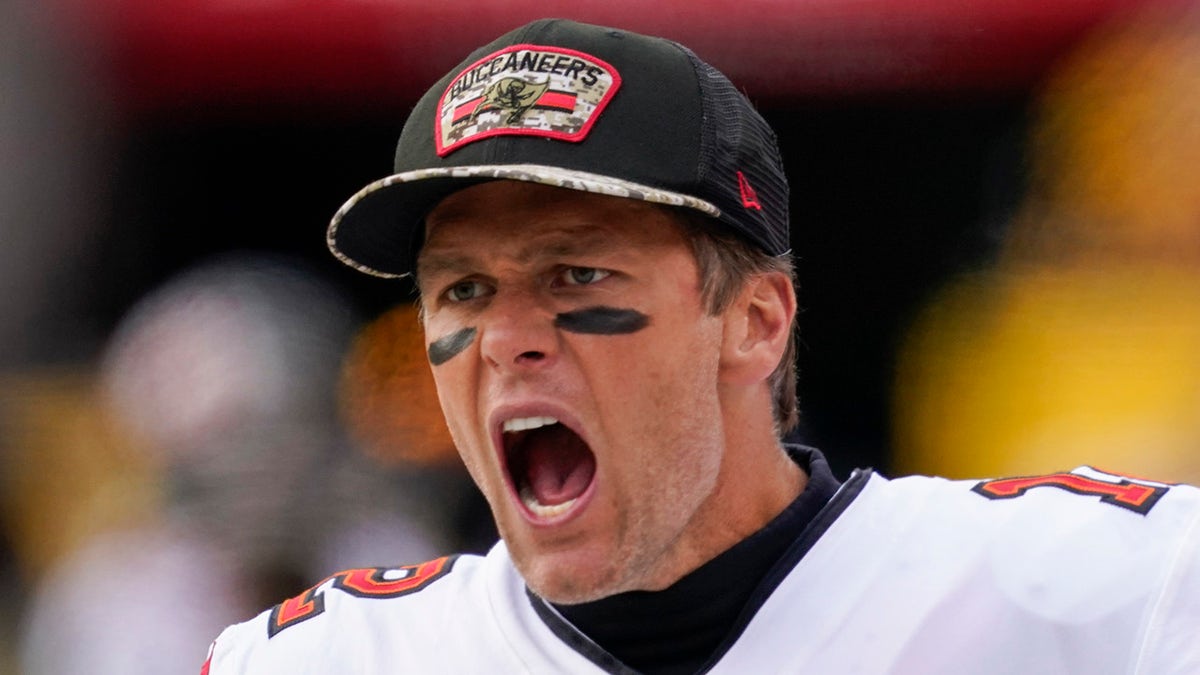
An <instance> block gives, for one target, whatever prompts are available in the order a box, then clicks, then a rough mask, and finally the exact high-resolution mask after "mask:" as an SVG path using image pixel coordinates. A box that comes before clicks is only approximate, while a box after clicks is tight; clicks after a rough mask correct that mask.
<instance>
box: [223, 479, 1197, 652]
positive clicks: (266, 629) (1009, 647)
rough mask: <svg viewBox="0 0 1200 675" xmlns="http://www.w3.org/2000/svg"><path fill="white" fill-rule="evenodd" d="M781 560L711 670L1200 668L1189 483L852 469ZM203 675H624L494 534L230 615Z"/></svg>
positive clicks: (1194, 516)
mask: <svg viewBox="0 0 1200 675" xmlns="http://www.w3.org/2000/svg"><path fill="white" fill-rule="evenodd" d="M786 557H787V559H786V560H784V561H782V564H784V565H787V566H790V571H787V568H785V569H784V570H783V571H784V572H785V574H783V575H782V576H781V578H780V579H779V581H778V585H777V586H775V588H774V590H773V591H770V592H769V595H765V596H764V598H765V599H762V600H761V604H760V605H759V606H758V608H757V611H756V612H755V613H754V615H753V618H752V619H751V620H750V621H749V622H748V623H747V624H746V625H745V626H744V628H742V631H741V635H740V636H739V638H738V639H737V641H736V642H734V643H733V644H732V646H731V647H730V648H729V649H728V650H727V651H726V652H725V653H724V654H723V655H722V656H721V657H720V659H719V660H718V661H717V662H716V663H715V665H714V666H713V667H712V668H711V670H709V671H708V672H710V673H730V674H732V673H836V674H838V675H842V674H849V673H862V674H872V673H913V674H920V675H932V674H938V673H946V674H949V673H953V674H955V675H960V674H962V673H972V674H989V673H994V674H997V675H999V674H1005V675H1008V674H1011V673H1023V674H1024V673H1038V674H1041V673H1045V674H1055V675H1058V674H1066V673H1080V674H1083V673H1086V674H1088V675H1097V674H1107V673H1114V674H1115V673H1121V674H1134V673H1136V674H1139V675H1172V674H1180V675H1182V674H1185V673H1186V674H1188V675H1196V674H1197V673H1200V490H1197V489H1196V488H1194V487H1190V486H1184V485H1176V486H1172V485H1167V484H1162V483H1154V482H1148V481H1142V480H1135V479H1128V478H1123V477H1118V476H1113V475H1110V474H1106V473H1102V472H1099V471H1095V470H1092V469H1088V468H1083V469H1078V470H1076V471H1074V472H1071V473H1064V474H1056V475H1051V476H1039V477H1030V478H1020V479H1004V480H994V481H948V480H943V479H938V478H927V477H908V478H902V479H896V480H887V479H885V478H883V477H880V476H878V475H876V474H872V473H870V472H859V473H856V474H855V475H854V476H853V477H852V478H851V479H850V480H849V481H847V482H846V483H845V484H844V485H843V486H842V488H841V490H840V491H839V492H838V493H837V495H835V496H834V497H833V499H832V500H831V501H830V503H829V504H828V505H827V506H826V507H825V509H824V511H822V513H821V514H820V515H819V516H818V517H817V518H816V519H815V520H814V521H813V522H812V523H811V524H810V526H809V527H808V529H807V530H806V531H805V533H804V534H803V535H802V536H801V537H800V539H799V540H798V541H797V543H796V545H794V546H793V548H792V550H791V551H789V552H788V554H787V556H786ZM768 590H770V589H768ZM535 603H539V604H540V607H539V608H537V609H535ZM205 669H206V670H205V671H204V672H206V673H208V675H235V674H236V675H270V674H274V673H289V674H301V673H311V674H313V675H316V674H320V675H332V674H341V673H355V674H359V673H361V674H385V673H604V672H610V673H611V672H631V671H628V670H627V669H624V667H623V666H622V665H621V664H619V663H617V662H616V661H615V659H613V658H612V657H611V656H607V655H606V654H605V653H604V652H603V650H601V649H600V648H599V647H598V646H596V645H595V644H594V643H592V642H591V641H589V640H587V638H585V637H583V636H582V635H581V634H579V633H578V632H575V631H573V629H572V628H571V627H570V626H569V625H568V624H566V622H565V620H563V619H562V618H561V617H559V616H558V615H557V614H554V613H553V610H551V609H550V608H549V606H548V605H545V604H543V603H541V601H540V600H537V599H536V598H533V597H532V596H531V595H529V594H528V593H527V591H526V589H525V585H524V583H523V581H522V580H521V577H520V576H519V574H518V573H517V571H516V569H515V568H514V567H513V564H512V561H511V560H510V558H509V556H508V552H507V550H506V549H505V547H504V545H503V543H500V544H497V545H496V546H495V547H494V548H493V549H492V550H491V551H490V552H489V553H488V554H487V556H485V557H479V556H459V557H455V558H442V559H439V560H436V561H433V562H430V563H426V564H424V565H418V566H410V567H401V568H395V569H367V570H352V571H347V572H342V573H340V574H337V575H334V576H333V577H331V578H329V579H327V580H326V581H324V582H323V583H321V584H320V585H318V586H316V587H314V588H313V589H312V590H310V591H308V592H307V593H304V594H302V595H301V596H298V597H297V598H294V599H292V600H289V601H287V602H285V603H282V604H281V605H279V606H278V607H276V608H274V609H273V610H270V611H267V612H264V613H262V614H260V615H259V616H257V617H255V618H254V619H252V620H250V621H248V622H246V623H243V624H239V625H236V626H231V627H229V628H227V629H226V630H225V631H224V632H223V633H222V634H221V635H220V636H219V637H218V639H217V640H216V642H215V643H214V646H213V648H212V651H211V654H210V660H209V663H208V664H206V666H205Z"/></svg>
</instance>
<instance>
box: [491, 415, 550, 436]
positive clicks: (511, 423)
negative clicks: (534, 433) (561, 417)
mask: <svg viewBox="0 0 1200 675" xmlns="http://www.w3.org/2000/svg"><path fill="white" fill-rule="evenodd" d="M551 424H558V420H556V419H554V418H553V417H518V418H516V419H511V420H507V421H506V422H505V423H504V433H508V432H510V431H525V430H527V429H537V428H540V427H548V426H550V425H551Z"/></svg>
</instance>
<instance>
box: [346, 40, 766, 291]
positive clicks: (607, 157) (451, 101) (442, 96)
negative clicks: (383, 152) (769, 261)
mask: <svg viewBox="0 0 1200 675" xmlns="http://www.w3.org/2000/svg"><path fill="white" fill-rule="evenodd" d="M496 179H507V180H518V181H528V182H533V183H542V184H548V185H554V186H558V187H563V188H569V189H574V190H582V191H586V192H595V193H600V194H608V195H615V196H619V197H626V198H630V199H640V200H645V201H649V202H656V203H661V204H667V205H673V206H679V207H684V208H690V209H694V210H696V211H699V212H701V213H704V214H707V215H708V216H711V217H712V218H714V219H715V220H716V222H718V223H719V224H720V225H722V226H723V227H724V228H725V229H727V230H728V231H729V232H731V233H733V234H735V235H737V236H740V237H742V238H743V239H745V240H746V241H748V242H750V243H751V244H753V245H755V246H757V247H758V248H760V249H761V250H763V251H765V252H766V253H768V254H770V255H782V254H784V253H787V252H788V250H789V234H788V186H787V179H786V178H785V176H784V172H783V166H782V161H781V159H780V155H779V149H778V145H777V141H776V138H775V133H774V131H773V130H772V129H771V128H770V126H769V125H768V124H767V123H766V121H765V120H763V118H762V117H761V116H760V115H759V114H758V112H757V111H756V110H755V109H754V106H753V105H752V104H751V103H750V101H749V100H748V99H747V98H746V97H745V96H744V95H743V94H742V93H741V92H740V91H738V90H737V88H736V87H734V85H733V84H732V83H731V82H730V81H729V80H728V78H726V77H725V76H724V75H723V74H721V73H720V72H718V71H717V70H716V69H715V68H713V67H712V66H710V65H708V64H707V63H705V62H703V61H701V60H700V59H699V58H698V57H697V56H696V55H695V54H694V53H693V52H692V51H691V50H689V49H688V48H686V47H684V46H683V45H680V44H678V43H676V42H673V41H670V40H667V39H663V38H658V37H652V36H646V35H640V34H637V33H632V32H629V31H624V30H618V29H614V28H607V27H602V26H595V25H590V24H584V23H578V22H575V21H569V20H565V19H542V20H538V21H534V22H532V23H529V24H526V25H524V26H521V27H520V28H517V29H515V30H513V31H510V32H508V33H506V34H504V35H502V36H501V37H499V38H497V39H496V40H494V41H493V42H491V43H489V44H487V45H485V46H483V47H480V48H479V49H477V50H475V52H473V53H472V54H471V55H470V56H468V57H467V58H466V59H465V60H464V61H463V62H462V63H461V64H459V65H458V66H456V67H455V68H454V69H453V70H451V71H450V72H449V73H447V74H446V75H445V76H444V77H443V78H442V79H441V80H439V81H438V82H437V83H436V84H435V85H433V87H432V88H430V89H429V91H427V92H426V93H425V95H424V96H423V97H422V98H421V99H420V101H418V103H417V104H416V106H415V107H414V108H413V111H412V113H411V115H410V116H409V118H408V120H407V122H406V123H405V125H404V129H403V130H402V131H401V134H400V140H399V142H398V143H397V146H396V157H395V165H394V173H393V174H392V175H390V176H387V177H385V178H382V179H380V180H377V181H375V182H372V183H371V184H369V185H367V186H366V187H364V188H362V189H361V190H359V191H358V192H357V193H356V194H354V196H352V197H351V198H350V199H349V200H348V201H346V203H345V204H344V205H343V206H342V207H341V208H340V209H339V210H338V211H337V213H336V214H335V215H334V217H333V220H332V222H331V223H330V225H329V230H328V232H327V242H328V244H329V249H330V250H331V251H332V252H333V254H334V255H335V256H336V257H337V258H338V259H340V260H341V261H342V262H344V263H346V264H348V265H350V266H351V267H354V268H355V269H358V270H359V271H362V272H365V273H367V274H372V275H375V276H380V277H403V276H407V275H409V274H412V273H413V272H414V271H415V265H416V256H417V253H418V252H419V250H420V246H421V244H422V242H423V239H424V226H423V223H424V219H425V216H426V215H427V214H428V213H429V211H430V210H432V209H433V208H434V207H435V206H436V205H437V204H438V203H439V202H440V201H441V200H442V199H444V198H445V197H447V196H448V195H449V194H451V193H453V192H455V191H457V190H461V189H463V188H465V187H467V186H469V185H472V184H475V183H479V182H483V181H488V180H496Z"/></svg>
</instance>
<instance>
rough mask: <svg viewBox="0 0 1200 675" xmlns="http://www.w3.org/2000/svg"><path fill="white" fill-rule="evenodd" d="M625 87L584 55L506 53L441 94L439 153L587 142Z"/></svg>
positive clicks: (557, 50) (530, 50)
mask: <svg viewBox="0 0 1200 675" xmlns="http://www.w3.org/2000/svg"><path fill="white" fill-rule="evenodd" d="M620 86H621V77H620V75H619V74H618V73H617V71H616V69H615V68H613V67H612V66H610V65H609V64H607V63H605V62H604V61H601V60H600V59H598V58H596V57H594V56H591V55H588V54H584V53H583V52H579V51H576V50H572V49H564V48H562V47H550V46H542V45H530V44H523V45H513V46H511V47H506V48H504V49H501V50H500V51H498V52H495V53H493V54H489V55H488V56H485V57H483V58H482V59H480V60H478V61H476V62H475V63H473V64H471V65H470V66H468V67H467V68H466V70H463V71H462V72H461V73H459V74H458V76H457V77H455V78H454V79H453V80H452V81H451V82H450V86H448V87H447V88H446V91H445V92H444V93H443V94H442V98H441V100H440V102H439V104H438V117H437V121H436V127H437V128H436V129H435V130H434V140H435V142H436V146H437V153H438V155H439V156H442V157H445V156H446V155H448V154H450V153H451V152H453V151H454V150H455V149H456V148H458V147H461V146H462V145H464V144H466V143H470V142H472V141H478V140H481V139H484V138H490V137H492V136H502V135H516V136H544V137H547V138H556V139H559V140H564V141H573V142H578V141H581V140H583V139H584V138H586V137H587V135H588V132H589V131H591V128H592V125H593V124H595V122H596V120H597V119H598V118H599V116H600V113H601V112H602V111H603V110H604V106H606V105H608V102H609V101H610V100H611V99H612V97H613V94H615V93H616V91H617V89H618V87H620Z"/></svg>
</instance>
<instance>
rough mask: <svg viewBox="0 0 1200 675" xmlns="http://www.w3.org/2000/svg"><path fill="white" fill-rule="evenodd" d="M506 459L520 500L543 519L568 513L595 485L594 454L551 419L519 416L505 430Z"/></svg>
mask: <svg viewBox="0 0 1200 675" xmlns="http://www.w3.org/2000/svg"><path fill="white" fill-rule="evenodd" d="M502 431H503V434H502V438H503V442H504V456H505V463H506V464H507V466H508V471H509V475H510V476H511V478H512V483H513V486H514V487H515V488H516V491H517V495H518V496H520V498H521V503H523V504H524V505H525V508H527V509H529V511H530V512H531V513H533V514H534V515H535V516H538V517H540V518H552V517H554V516H557V515H560V514H563V513H566V512H567V511H569V510H570V509H571V507H572V506H573V505H574V504H575V502H576V500H578V499H579V497H580V496H582V495H583V493H584V492H585V491H586V490H587V488H588V486H589V485H591V484H592V479H593V478H594V477H595V475H596V456H595V455H594V454H592V450H591V448H589V447H588V445H587V443H585V442H584V441H583V439H582V438H580V437H579V435H578V434H576V433H575V432H574V431H572V430H571V429H570V428H568V427H567V426H566V425H564V424H562V423H561V422H559V421H558V420H556V419H554V418H553V417H519V418H515V419H511V420H508V421H506V422H505V423H504V427H503V429H502Z"/></svg>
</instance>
